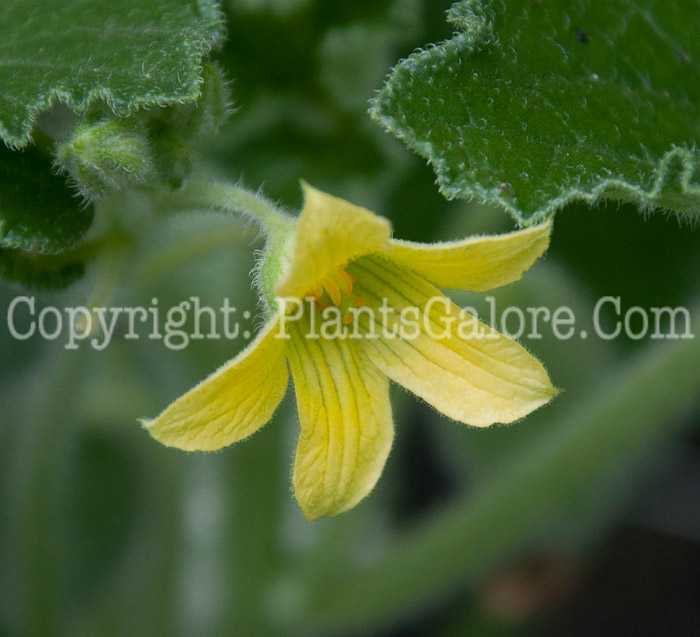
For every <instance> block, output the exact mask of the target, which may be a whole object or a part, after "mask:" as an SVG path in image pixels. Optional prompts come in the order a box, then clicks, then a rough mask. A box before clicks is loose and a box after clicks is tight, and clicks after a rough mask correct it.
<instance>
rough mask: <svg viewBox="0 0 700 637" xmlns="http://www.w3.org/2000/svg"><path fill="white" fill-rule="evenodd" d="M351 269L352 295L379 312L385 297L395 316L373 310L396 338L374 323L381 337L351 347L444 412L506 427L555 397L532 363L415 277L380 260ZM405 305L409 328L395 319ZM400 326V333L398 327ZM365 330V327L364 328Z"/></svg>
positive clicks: (510, 342) (364, 261) (516, 346)
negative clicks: (412, 322) (361, 350)
mask: <svg viewBox="0 0 700 637" xmlns="http://www.w3.org/2000/svg"><path fill="white" fill-rule="evenodd" d="M350 271H351V272H353V273H354V274H355V276H357V279H358V284H357V286H358V290H357V293H358V294H361V295H362V294H364V295H365V298H366V299H367V306H368V307H369V306H372V307H373V308H375V309H376V308H377V306H378V305H380V304H381V303H382V299H386V301H387V305H388V307H390V308H392V309H393V312H392V314H391V315H390V314H389V312H386V313H385V314H386V318H382V317H381V313H377V312H375V313H377V314H378V316H379V318H380V320H382V321H383V324H384V325H385V326H388V327H389V328H390V329H391V331H393V332H397V333H398V335H397V336H396V337H395V338H386V337H384V336H381V335H382V333H383V330H382V326H379V327H378V329H377V332H378V334H379V335H380V336H381V338H377V339H371V338H367V337H365V338H362V339H359V340H358V341H356V342H357V343H358V344H359V346H361V347H363V348H364V351H365V352H366V354H367V356H368V357H369V358H370V360H372V361H373V362H374V363H375V365H376V366H377V367H378V368H379V369H380V370H381V371H383V372H384V373H385V374H386V375H387V376H389V378H391V379H392V380H394V381H396V382H397V383H399V384H401V385H403V386H404V387H406V388H407V389H409V390H410V391H412V392H413V393H414V394H416V395H417V396H420V397H421V398H423V399H424V400H425V401H427V402H428V403H430V404H431V405H433V406H434V407H435V408H436V409H438V410H439V411H441V412H442V413H444V414H445V415H447V416H449V417H450V418H453V419H455V420H458V421H460V422H464V423H467V424H469V425H474V426H477V427H484V426H488V425H491V424H493V423H496V422H501V423H508V422H512V421H514V420H517V419H519V418H522V417H523V416H525V415H527V414H528V413H530V412H531V411H533V410H534V409H536V408H537V407H540V406H541V405H544V404H545V403H547V402H549V401H550V400H551V399H552V398H553V397H554V396H555V394H556V390H555V389H554V387H552V384H551V382H550V380H549V377H548V376H547V372H546V371H545V369H544V367H542V364H541V363H540V362H539V361H538V360H537V359H536V358H534V357H533V356H531V355H530V354H529V353H528V352H527V351H526V350H525V349H524V348H523V347H522V346H521V345H519V344H518V343H516V342H515V341H514V340H512V339H510V338H508V337H507V336H505V335H503V334H501V333H500V332H498V331H496V330H494V329H492V328H490V327H488V326H487V325H485V324H483V323H480V322H479V321H477V320H476V319H475V318H474V317H471V315H468V314H466V313H465V312H463V311H462V310H460V308H458V307H457V306H456V305H454V304H453V303H452V302H451V301H449V299H447V298H446V297H445V296H443V295H442V294H441V292H440V291H439V290H437V289H436V288H434V287H433V286H432V285H430V284H429V283H427V282H426V281H424V280H423V279H421V278H420V277H418V276H416V275H415V274H413V273H411V272H409V271H407V270H404V269H403V268H400V267H399V266H397V265H396V264H394V263H392V262H390V261H387V260H384V259H380V258H377V257H364V258H362V259H360V260H358V261H356V262H354V263H353V264H352V266H351V268H350ZM360 286H361V288H360ZM431 299H435V301H433V302H432V303H431V302H430V301H431ZM405 308H414V309H413V310H412V311H414V312H415V315H414V316H411V315H409V314H408V312H406V313H405V314H404V316H405V317H406V318H407V319H408V320H413V319H414V318H415V319H416V320H415V326H413V327H408V328H406V327H405V325H407V324H406V323H402V322H401V321H400V314H401V312H402V311H404V310H405ZM450 316H452V317H453V320H452V322H449V317H450ZM460 316H462V317H463V318H462V322H461V325H460V321H459V318H460ZM365 318H366V317H365ZM465 319H466V320H465ZM401 325H404V330H403V334H402V333H401V332H400V330H399V329H398V328H399V327H400V326H401ZM368 327H369V325H368V324H365V325H364V329H365V331H367V329H368ZM460 327H461V333H460V329H459V328H460ZM443 334H444V336H443Z"/></svg>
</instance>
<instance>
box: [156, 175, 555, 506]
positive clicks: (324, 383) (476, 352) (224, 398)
mask: <svg viewBox="0 0 700 637" xmlns="http://www.w3.org/2000/svg"><path fill="white" fill-rule="evenodd" d="M304 188H305V205H304V209H303V210H302V212H301V215H300V216H299V218H298V220H297V222H296V224H295V225H294V226H290V228H291V231H290V233H289V237H288V238H287V239H286V240H284V241H278V243H277V249H276V252H274V258H271V259H270V261H271V262H273V263H274V267H273V268H272V271H274V270H275V268H277V269H278V270H280V271H281V272H280V274H279V276H277V277H275V275H274V272H273V274H271V273H270V272H264V273H263V277H262V279H263V281H262V288H263V291H265V288H266V285H267V288H268V290H267V292H266V294H265V296H266V304H267V306H268V308H269V312H268V314H270V316H269V318H268V321H267V324H266V326H265V327H264V329H263V330H262V331H261V332H260V333H259V334H258V336H257V337H256V338H255V340H254V341H253V342H252V343H251V344H250V345H249V346H248V347H247V348H246V349H245V350H243V351H242V352H241V353H240V354H239V355H238V356H236V357H235V358H233V359H232V360H231V361H229V362H228V363H226V364H225V365H224V366H223V367H221V368H220V369H219V370H217V371H216V372H215V373H214V374H212V375H211V376H210V377H209V378H207V379H205V380H204V381H203V382H201V383H200V384H199V385H197V386H196V387H194V388H193V389H192V390H190V391H189V392H188V393H187V394H185V395H184V396H182V397H181V398H179V399H178V400H176V401H175V402H174V403H172V404H171V405H170V406H169V407H168V408H167V409H166V410H165V411H164V412H163V413H162V414H161V415H160V416H158V417H157V418H156V419H155V420H153V421H150V422H146V423H145V425H146V427H147V428H148V431H149V433H150V434H151V435H152V436H153V437H154V438H155V439H157V440H158V441H160V442H162V443H163V444H165V445H168V446H173V447H178V448H180V449H185V450H188V451H194V450H202V451H213V450H217V449H221V448H222V447H225V446H227V445H230V444H232V443H234V442H237V441H239V440H243V439H244V438H247V437H248V436H250V435H251V434H253V433H255V432H256V431H257V430H258V429H260V428H261V427H262V426H263V425H264V424H266V423H267V422H268V421H269V420H270V418H271V417H272V415H273V412H274V411H275V409H276V408H277V406H278V404H279V403H280V401H281V400H282V397H283V396H284V394H285V392H286V388H287V384H288V377H289V372H288V366H287V363H288V365H289V370H291V373H292V376H293V378H294V386H295V390H296V399H297V406H298V409H299V420H300V425H301V435H300V437H299V443H298V447H297V452H296V459H295V462H294V474H293V482H294V491H295V494H296V498H297V500H298V502H299V505H300V507H301V509H302V511H303V512H304V514H305V515H306V517H307V518H309V519H315V518H318V517H320V516H323V515H335V514H337V513H341V512H343V511H347V510H348V509H350V508H352V507H353V506H355V505H356V504H357V503H358V502H359V501H360V500H362V498H364V497H365V496H366V495H367V494H368V493H369V492H370V491H371V490H372V488H373V487H374V485H375V483H376V482H377V480H378V478H379V476H380V474H381V472H382V469H383V467H384V464H385V462H386V459H387V456H388V455H389V451H390V450H391V446H392V442H393V438H394V426H393V421H392V414H391V405H390V402H389V379H391V380H393V381H395V382H397V383H399V384H401V385H403V386H404V387H406V388H407V389H409V390H410V391H411V392H413V393H414V394H416V395H417V396H419V397H420V398H422V399H423V400H425V401H426V402H428V403H430V404H431V405H432V406H433V407H435V408H436V409H437V410H438V411H440V412H442V413H443V414H445V415H447V416H449V417H450V418H452V419H454V420H457V421H459V422H463V423H466V424H469V425H474V426H477V427H483V426H488V425H491V424H493V423H497V422H500V423H510V422H513V421H515V420H518V419H519V418H522V417H523V416H525V415H526V414H528V413H530V412H531V411H533V410H534V409H536V408H537V407H540V406H541V405H544V404H545V403H547V402H548V401H549V400H551V398H552V397H553V396H554V395H555V393H556V390H555V389H554V387H553V386H552V384H551V382H550V380H549V377H548V376H547V373H546V371H545V370H544V368H543V367H542V365H541V364H540V362H539V361H538V360H537V359H535V358H534V357H532V356H531V355H530V354H529V353H528V352H527V351H526V350H525V349H524V348H523V347H522V346H520V345H519V344H517V343H516V342H515V341H513V340H512V339H510V338H508V337H507V336H504V335H503V334H501V333H499V332H497V331H496V330H494V329H492V328H490V327H488V326H486V325H484V324H483V323H480V322H478V321H477V320H476V319H475V318H474V317H471V316H470V315H468V314H465V313H464V312H463V311H462V310H460V309H459V308H458V307H457V306H455V305H454V304H453V303H451V302H450V301H449V300H448V299H447V298H446V297H445V296H444V295H443V294H442V293H441V292H440V290H439V289H438V288H452V289H461V290H472V291H477V292H483V291H486V290H490V289H492V288H496V287H500V286H502V285H506V284H507V283H511V282H512V281H516V280H518V279H519V278H520V277H521V275H522V273H523V272H524V271H525V270H527V269H528V268H529V267H530V266H531V265H532V264H533V263H534V262H535V261H536V260H537V259H538V258H539V257H540V256H541V255H542V253H543V252H544V251H545V250H546V248H547V246H548V244H549V234H550V226H549V224H543V225H539V226H534V227H531V228H528V229H526V230H522V231H518V232H512V233H510V234H505V235H500V236H485V237H474V238H470V239H466V240H464V241H457V242H451V243H438V244H420V243H412V242H407V241H398V240H394V239H391V238H390V235H391V228H390V226H389V223H388V222H387V221H386V220H385V219H383V218H381V217H378V216H376V215H375V214H373V213H371V212H370V211H368V210H365V209H364V208H360V207H358V206H355V205H353V204H351V203H349V202H347V201H344V200H342V199H338V198H336V197H332V196H330V195H327V194H325V193H322V192H320V191H318V190H315V189H313V188H311V187H309V186H306V185H305V186H304ZM273 248H274V246H273ZM273 251H274V249H273ZM275 278H276V279H277V281H276V282H275ZM266 282H267V283H266ZM273 289H274V295H275V298H274V299H273V298H270V297H271V293H272V292H273ZM276 299H286V300H285V301H277V300H276ZM291 299H294V300H295V301H296V302H295V301H291ZM304 299H306V300H304ZM382 308H383V309H382Z"/></svg>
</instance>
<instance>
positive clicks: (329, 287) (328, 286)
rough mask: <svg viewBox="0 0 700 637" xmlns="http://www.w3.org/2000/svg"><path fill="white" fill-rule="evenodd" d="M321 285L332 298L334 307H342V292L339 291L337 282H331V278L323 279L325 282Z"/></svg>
mask: <svg viewBox="0 0 700 637" xmlns="http://www.w3.org/2000/svg"><path fill="white" fill-rule="evenodd" d="M321 283H322V285H323V287H324V289H325V290H326V292H328V296H330V297H331V301H333V305H335V306H338V305H340V300H341V296H340V290H339V289H338V286H337V285H336V284H335V282H334V281H333V280H331V279H330V278H328V279H323V281H322V282H321Z"/></svg>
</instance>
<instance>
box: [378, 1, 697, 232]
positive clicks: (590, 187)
mask: <svg viewBox="0 0 700 637" xmlns="http://www.w3.org/2000/svg"><path fill="white" fill-rule="evenodd" d="M448 17H449V19H450V20H451V21H452V22H453V23H454V24H455V25H456V26H457V27H458V28H459V29H461V31H462V32H461V33H458V34H457V35H455V36H454V37H453V38H452V39H451V40H449V41H447V42H445V43H444V44H441V45H439V46H436V47H433V48H430V49H428V50H426V51H421V52H417V53H414V54H413V55H412V56H410V57H409V58H408V59H407V60H405V61H403V62H402V63H400V64H399V65H398V66H397V67H396V68H395V69H394V71H393V72H392V74H391V76H390V77H389V79H388V81H387V83H386V85H385V86H384V88H383V89H382V91H381V92H380V94H379V95H378V96H377V98H376V100H375V102H374V104H373V107H372V115H373V116H374V117H375V118H376V119H377V120H379V121H380V122H381V123H382V124H383V125H384V126H385V127H386V128H387V129H388V130H390V131H391V132H393V133H394V134H396V135H397V136H399V137H400V138H401V139H403V140H404V141H405V142H406V143H407V144H408V145H409V146H410V147H411V148H413V149H414V150H416V151H417V152H418V153H419V154H421V155H422V156H423V157H425V158H427V159H428V160H429V161H430V162H431V163H432V165H433V168H434V169H435V172H436V174H437V177H438V183H439V185H440V188H441V191H442V193H443V194H444V195H445V196H447V197H449V198H452V197H464V198H477V199H481V200H485V201H487V202H490V203H496V204H499V205H500V206H502V207H504V208H505V209H507V210H508V211H509V212H510V213H511V214H513V216H514V217H515V218H516V219H517V220H518V221H520V222H524V223H531V222H533V221H535V220H537V219H539V218H541V217H544V216H547V215H549V214H551V213H553V212H554V211H555V210H557V209H559V208H561V207H563V206H564V205H566V204H567V203H568V202H569V201H572V200H576V199H583V200H587V201H589V202H595V201H598V200H601V199H616V200H621V201H631V202H636V203H638V204H639V205H640V206H641V207H642V208H665V209H670V210H674V211H678V212H688V213H697V212H698V211H700V170H699V169H698V151H697V149H696V141H697V140H698V139H699V138H700V117H698V106H697V105H698V104H700V64H698V62H699V61H700V39H698V37H697V33H696V29H695V28H694V27H693V28H691V27H690V25H697V24H700V3H697V2H693V1H690V0H685V1H681V2H664V1H663V0H643V1H640V2H632V1H631V0H624V1H620V2H606V1H604V0H579V1H578V2H574V3H572V2H569V1H567V0H532V1H528V2H518V3H513V2H510V3H506V2H505V1H504V0H463V1H462V2H459V3H457V4H455V5H454V6H453V7H452V9H451V10H450V12H449V13H448Z"/></svg>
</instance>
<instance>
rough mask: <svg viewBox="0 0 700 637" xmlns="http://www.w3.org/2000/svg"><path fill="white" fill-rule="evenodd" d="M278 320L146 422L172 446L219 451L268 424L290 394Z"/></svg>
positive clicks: (160, 440)
mask: <svg viewBox="0 0 700 637" xmlns="http://www.w3.org/2000/svg"><path fill="white" fill-rule="evenodd" d="M278 326H279V318H277V319H276V320H272V321H270V322H269V323H268V324H267V326H266V327H265V329H264V330H263V331H262V332H261V333H260V334H259V335H258V336H257V338H256V339H255V340H254V341H253V342H252V343H251V344H250V345H249V346H248V347H247V348H246V349H245V350H243V351H242V352H241V353H240V354H239V355H238V356H236V357H235V358H234V359H232V360H230V361H229V362H228V363H226V364H225V365H223V366H222V367H221V368H220V369H218V370H217V371H216V372H214V373H213V374H212V375H211V376H209V377H208V378H206V379H205V380H203V381H202V382H201V383H200V384H199V385H197V386H196V387H194V388H193V389H191V390H190V391H189V392H187V393H186V394H185V395H184V396H182V397H180V398H179V399H178V400H176V401H175V402H174V403H172V404H171V405H170V406H169V407H168V408H167V409H166V410H165V411H164V412H163V413H162V414H161V415H160V416H158V417H157V418H156V419H155V420H152V421H150V422H144V425H145V426H146V428H147V429H148V432H149V433H150V434H151V436H153V437H154V438H155V439H156V440H158V441H159V442H161V443H163V444H164V445H167V446H168V447H178V448H180V449H184V450H186V451H215V450H217V449H221V448H222V447H226V446H228V445H230V444H233V443H234V442H238V441H239V440H243V439H244V438H247V437H248V436H250V435H251V434H253V433H255V432H256V431H257V430H258V429H260V427H262V426H263V425H265V424H266V423H267V422H268V421H269V420H270V418H272V414H273V413H274V411H275V409H277V406H278V405H279V403H280V401H281V400H282V397H283V396H284V393H285V391H286V389H287V382H288V380H289V372H288V371H287V365H286V363H285V344H286V341H285V340H283V339H279V338H275V334H276V333H277V329H278Z"/></svg>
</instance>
